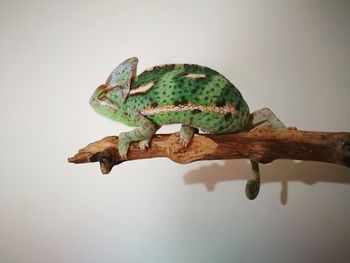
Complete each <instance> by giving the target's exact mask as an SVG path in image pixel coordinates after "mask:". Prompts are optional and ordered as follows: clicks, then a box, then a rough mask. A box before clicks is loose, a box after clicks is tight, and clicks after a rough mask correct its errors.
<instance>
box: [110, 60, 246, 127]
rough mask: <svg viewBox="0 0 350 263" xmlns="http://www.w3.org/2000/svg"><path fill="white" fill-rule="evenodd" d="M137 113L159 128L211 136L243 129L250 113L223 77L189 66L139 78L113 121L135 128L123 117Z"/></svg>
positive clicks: (157, 70) (160, 68)
mask: <svg viewBox="0 0 350 263" xmlns="http://www.w3.org/2000/svg"><path fill="white" fill-rule="evenodd" d="M135 112H140V113H141V114H142V115H143V116H145V117H146V118H147V119H149V120H151V121H152V122H153V123H155V124H156V125H157V126H158V127H160V126H163V125H167V124H175V123H180V124H184V125H188V126H191V127H195V128H199V129H201V130H202V131H205V132H209V133H231V132H236V131H240V130H243V129H244V127H245V126H246V124H247V122H248V120H249V114H250V113H249V108H248V105H247V103H246V102H245V101H244V99H243V97H242V95H241V93H240V92H239V91H238V90H237V89H236V88H235V87H234V85H233V84H232V83H231V82H230V81H229V80H227V79H226V78H225V77H224V76H223V75H221V74H219V73H218V72H217V71H215V70H212V69H210V68H208V67H203V66H199V65H188V64H170V65H164V66H156V67H154V68H152V69H150V70H146V71H144V72H143V73H141V74H140V75H139V76H137V77H136V78H135V79H134V80H133V81H132V83H131V91H130V94H129V96H128V98H127V100H126V102H125V103H123V104H122V105H121V107H120V110H119V112H118V114H117V115H115V116H114V119H115V120H118V121H122V122H124V123H125V124H127V125H131V126H132V125H135V123H134V122H133V120H132V119H128V118H125V117H124V118H123V117H121V116H133V115H134V113H135ZM112 118H113V117H112Z"/></svg>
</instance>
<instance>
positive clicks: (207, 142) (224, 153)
mask: <svg viewBox="0 0 350 263" xmlns="http://www.w3.org/2000/svg"><path fill="white" fill-rule="evenodd" d="M179 140H180V138H179V133H174V134H162V135H155V136H154V138H153V139H152V141H151V147H150V148H149V149H148V150H147V151H142V150H141V149H140V148H139V147H138V144H137V143H132V144H131V145H130V149H129V152H128V160H122V159H121V157H120V156H119V154H118V150H117V146H118V137H116V136H109V137H106V138H103V139H102V140H99V141H97V142H94V143H91V144H89V145H88V146H86V147H85V148H83V149H81V150H79V152H78V153H77V154H76V155H75V156H73V157H70V158H68V161H69V162H71V163H89V162H100V169H101V172H102V173H104V174H107V173H109V172H110V171H111V169H112V168H113V166H114V165H117V164H120V163H122V162H124V161H130V160H138V159H146V158H154V157H168V158H170V159H171V160H173V161H175V162H177V163H181V164H185V163H190V162H194V161H199V160H214V159H253V160H257V161H259V162H260V163H270V162H272V161H273V160H276V159H295V160H305V161H320V162H329V163H335V164H339V165H344V166H347V167H350V133H345V132H333V133H331V132H311V131H296V130H281V131H274V130H270V129H262V130H256V131H254V132H240V133H233V134H224V135H215V134H205V135H204V134H196V135H195V136H194V138H193V140H192V142H191V144H190V145H189V146H188V147H187V148H185V149H182V148H181V146H180V143H179Z"/></svg>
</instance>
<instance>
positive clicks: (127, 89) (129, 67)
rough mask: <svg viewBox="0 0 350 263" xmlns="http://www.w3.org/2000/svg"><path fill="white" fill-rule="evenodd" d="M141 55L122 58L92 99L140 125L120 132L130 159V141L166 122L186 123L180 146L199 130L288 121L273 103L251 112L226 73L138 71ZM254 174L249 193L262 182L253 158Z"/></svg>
mask: <svg viewBox="0 0 350 263" xmlns="http://www.w3.org/2000/svg"><path fill="white" fill-rule="evenodd" d="M137 64H138V58H136V57H131V58H128V59H127V60H125V61H124V62H122V63H121V64H119V65H118V66H117V67H116V68H115V69H114V70H113V71H112V73H111V74H110V75H109V77H108V78H107V80H106V82H105V83H104V84H102V85H100V86H98V87H97V89H96V90H95V92H94V93H93V95H92V96H91V98H90V101H89V103H90V105H91V106H92V108H93V109H94V110H95V111H97V112H98V113H100V114H102V115H104V116H105V117H108V118H110V119H112V120H114V121H117V122H121V123H123V124H126V125H128V126H134V127H137V128H135V129H133V130H131V131H128V132H121V133H120V134H119V142H118V152H119V154H120V156H121V157H122V159H127V152H128V149H129V145H130V143H132V142H138V144H139V147H140V148H141V149H142V150H146V149H147V148H148V147H149V145H150V140H151V138H152V136H153V135H154V134H155V133H156V131H157V130H158V129H159V128H160V127H162V126H163V125H168V124H181V128H180V140H179V143H180V144H181V147H183V148H186V147H188V146H189V144H190V143H191V140H192V138H193V136H194V133H195V132H196V131H197V130H201V131H203V132H205V133H211V134H225V133H234V132H240V131H250V130H253V129H256V128H260V127H265V126H268V127H270V128H273V129H283V128H285V126H284V124H283V123H282V122H281V121H280V120H279V119H278V118H277V117H276V115H275V114H274V113H273V112H272V111H271V110H270V109H268V108H263V109H260V110H257V111H255V112H253V113H251V112H250V110H249V107H248V104H247V103H246V101H245V100H244V98H243V97H242V94H241V92H240V91H239V90H238V89H237V88H236V87H235V86H234V85H233V84H232V83H231V82H230V81H229V80H228V79H227V78H226V77H224V76H223V75H222V74H220V73H219V72H217V71H215V70H213V69H211V68H209V67H205V66H201V65H196V64H165V65H157V66H154V67H151V68H149V69H146V70H145V71H143V72H142V73H141V74H139V75H137ZM251 166H252V169H253V174H254V180H250V181H248V183H247V185H246V195H247V197H248V198H249V199H254V198H255V197H256V196H257V194H258V192H259V188H260V173H259V166H258V162H257V161H256V160H251Z"/></svg>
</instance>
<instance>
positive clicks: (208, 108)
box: [141, 103, 236, 115]
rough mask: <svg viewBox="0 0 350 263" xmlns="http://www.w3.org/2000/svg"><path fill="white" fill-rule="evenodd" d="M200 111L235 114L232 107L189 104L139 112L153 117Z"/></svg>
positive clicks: (152, 108) (151, 108) (153, 108)
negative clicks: (169, 113) (163, 114)
mask: <svg viewBox="0 0 350 263" xmlns="http://www.w3.org/2000/svg"><path fill="white" fill-rule="evenodd" d="M193 110H200V111H202V112H210V113H219V114H226V113H234V112H236V109H235V107H233V106H232V105H227V106H222V107H217V106H200V105H195V104H192V103H189V104H187V105H177V106H174V105H168V106H158V107H149V108H146V109H143V110H141V114H142V115H155V114H160V113H168V112H184V111H193Z"/></svg>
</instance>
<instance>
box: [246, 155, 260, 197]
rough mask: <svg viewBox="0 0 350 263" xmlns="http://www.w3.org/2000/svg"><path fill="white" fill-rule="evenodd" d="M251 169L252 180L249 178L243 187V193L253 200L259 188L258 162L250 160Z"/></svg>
mask: <svg viewBox="0 0 350 263" xmlns="http://www.w3.org/2000/svg"><path fill="white" fill-rule="evenodd" d="M250 163H251V165H252V170H253V176H254V179H253V180H249V181H248V182H247V184H246V187H245V195H246V196H247V198H248V199H249V200H254V199H255V198H256V197H257V196H258V194H259V190H260V171H259V162H257V161H254V160H250Z"/></svg>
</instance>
